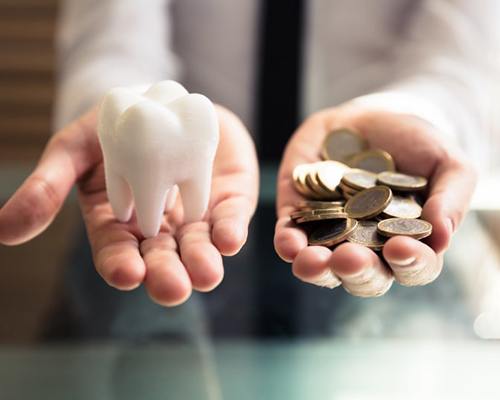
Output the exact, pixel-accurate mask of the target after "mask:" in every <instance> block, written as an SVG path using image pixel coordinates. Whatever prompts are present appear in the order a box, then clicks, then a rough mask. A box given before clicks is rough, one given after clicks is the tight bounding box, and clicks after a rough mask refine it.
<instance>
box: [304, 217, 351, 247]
mask: <svg viewBox="0 0 500 400" xmlns="http://www.w3.org/2000/svg"><path fill="white" fill-rule="evenodd" d="M357 224H358V222H357V221H356V220H355V219H350V218H347V219H344V220H338V221H335V222H334V223H332V221H323V222H321V223H318V225H317V226H315V228H314V229H313V230H312V231H311V233H310V235H309V237H308V242H309V244H310V245H313V246H328V247H330V246H334V245H336V244H338V243H341V242H343V241H344V240H346V238H347V236H348V235H349V234H350V233H351V232H352V231H353V230H354V229H355V228H356V225H357Z"/></svg>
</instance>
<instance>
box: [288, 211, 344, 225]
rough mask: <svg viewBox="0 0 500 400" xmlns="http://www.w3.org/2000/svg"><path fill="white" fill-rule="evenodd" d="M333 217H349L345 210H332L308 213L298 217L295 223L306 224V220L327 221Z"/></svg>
mask: <svg viewBox="0 0 500 400" xmlns="http://www.w3.org/2000/svg"><path fill="white" fill-rule="evenodd" d="M332 219H347V214H346V213H343V212H331V213H322V214H308V215H304V216H303V217H300V218H297V219H296V220H295V223H297V224H304V223H306V222H313V221H327V220H332Z"/></svg>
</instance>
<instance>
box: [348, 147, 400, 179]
mask: <svg viewBox="0 0 500 400" xmlns="http://www.w3.org/2000/svg"><path fill="white" fill-rule="evenodd" d="M347 164H348V165H349V166H350V167H352V168H360V169H364V170H366V171H370V172H374V173H376V174H378V173H379V172H383V171H395V170H396V166H395V165H394V159H393V158H392V156H391V155H390V154H389V153H388V152H387V151H384V150H380V149H374V150H367V151H363V152H362V153H358V154H355V155H353V156H352V157H351V158H349V160H348V162H347Z"/></svg>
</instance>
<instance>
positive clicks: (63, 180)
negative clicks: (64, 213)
mask: <svg viewBox="0 0 500 400" xmlns="http://www.w3.org/2000/svg"><path fill="white" fill-rule="evenodd" d="M94 114H95V113H89V114H87V115H85V116H84V117H82V118H81V120H79V121H78V122H75V123H73V124H72V125H69V126H68V127H67V128H65V129H64V130H62V131H61V132H59V133H57V134H56V135H55V136H54V137H53V138H52V139H51V140H50V142H49V144H48V145H47V147H46V149H45V151H44V153H43V155H42V157H41V159H40V161H39V163H38V166H37V167H36V168H35V170H34V171H33V173H32V174H31V175H30V176H29V177H28V178H27V179H26V181H25V182H24V183H23V184H22V186H21V187H20V188H19V189H18V190H17V191H16V192H15V193H14V195H13V196H12V197H11V199H10V200H9V201H8V202H7V203H6V204H5V206H4V207H2V209H1V210H0V243H3V244H7V245H16V244H20V243H23V242H26V241H28V240H30V239H32V238H33V237H35V236H37V235H38V234H40V233H41V232H43V231H44V230H45V229H46V228H47V227H48V226H49V225H50V223H51V222H52V220H53V219H54V217H55V216H56V214H57V212H58V211H59V209H60V208H61V206H62V204H63V202H64V200H65V199H66V197H67V195H68V193H69V191H70V189H71V187H72V186H73V184H74V183H75V181H76V180H77V179H78V178H79V177H80V176H81V175H82V174H84V173H85V172H86V171H87V170H88V169H89V168H90V166H92V165H94V164H96V163H97V160H98V158H99V157H100V151H99V145H98V141H97V135H96V134H95V115H94Z"/></svg>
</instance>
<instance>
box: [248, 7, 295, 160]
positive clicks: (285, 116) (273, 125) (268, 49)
mask: <svg viewBox="0 0 500 400" xmlns="http://www.w3.org/2000/svg"><path fill="white" fill-rule="evenodd" d="M303 11H304V7H303V0H262V2H261V30H260V54H259V55H260V57H259V60H260V65H259V70H258V82H259V83H258V96H257V104H256V115H257V125H256V127H257V133H258V137H259V144H260V145H259V156H260V158H261V160H263V161H277V160H279V159H280V157H281V155H282V153H283V149H284V148H285V145H286V142H287V140H288V138H289V137H290V135H291V134H292V133H293V131H294V130H295V128H296V127H297V124H298V122H299V114H300V110H299V102H300V78H301V66H302V63H301V59H302V54H301V53H302V27H303V14H304V12H303Z"/></svg>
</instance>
